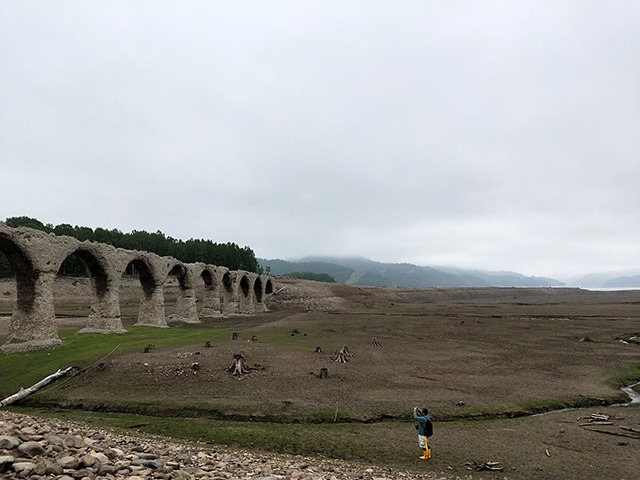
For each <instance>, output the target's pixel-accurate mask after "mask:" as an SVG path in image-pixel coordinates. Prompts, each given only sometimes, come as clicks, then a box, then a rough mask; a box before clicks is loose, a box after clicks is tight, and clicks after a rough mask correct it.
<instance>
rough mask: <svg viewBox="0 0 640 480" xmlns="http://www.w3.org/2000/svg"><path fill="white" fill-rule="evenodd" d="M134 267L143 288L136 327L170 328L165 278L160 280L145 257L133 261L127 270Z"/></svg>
mask: <svg viewBox="0 0 640 480" xmlns="http://www.w3.org/2000/svg"><path fill="white" fill-rule="evenodd" d="M130 267H133V271H134V272H136V273H137V275H138V279H139V280H140V286H141V287H142V298H141V299H140V311H139V313H138V320H137V321H136V323H135V325H134V326H135V327H141V326H149V327H165V328H166V327H168V325H167V322H166V319H165V315H164V295H163V291H162V284H163V283H164V278H163V279H162V280H160V279H159V278H158V272H155V271H154V267H153V265H151V262H150V261H148V260H147V259H145V258H144V257H137V258H134V259H132V260H131V261H130V262H129V263H128V264H127V267H126V269H125V271H127V270H129V268H130Z"/></svg>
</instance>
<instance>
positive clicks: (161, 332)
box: [0, 327, 231, 396]
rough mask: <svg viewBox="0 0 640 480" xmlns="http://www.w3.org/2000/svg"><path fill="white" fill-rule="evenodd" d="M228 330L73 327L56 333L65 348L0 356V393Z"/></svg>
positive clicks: (224, 335) (212, 337)
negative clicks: (87, 330) (113, 331)
mask: <svg viewBox="0 0 640 480" xmlns="http://www.w3.org/2000/svg"><path fill="white" fill-rule="evenodd" d="M230 332H231V330H230V329H227V328H220V329H216V328H207V329H203V328H199V329H193V328H184V327H182V328H180V327H178V328H175V327H174V328H155V327H128V333H125V334H121V335H101V334H82V335H79V334H77V333H76V330H61V331H60V332H59V336H60V339H61V340H63V341H64V342H65V344H66V346H64V347H61V348H57V349H54V350H46V351H37V352H25V353H12V354H5V355H0V372H1V373H0V396H8V395H11V394H13V393H16V392H17V391H18V390H19V389H20V388H21V387H24V388H26V387H29V386H31V385H33V384H34V383H36V382H38V381H39V380H41V379H43V378H44V377H46V376H48V375H51V374H52V373H55V372H56V371H57V370H58V369H64V368H67V367H70V366H78V367H80V368H87V367H89V366H90V365H92V364H94V363H95V362H98V361H100V359H102V358H104V357H105V356H108V355H110V354H112V353H113V354H118V355H119V354H122V353H128V352H135V351H142V350H144V347H145V346H147V345H149V344H154V345H156V346H157V347H159V348H160V347H171V346H178V345H185V344H194V343H204V342H205V341H207V340H212V341H215V340H217V339H221V338H228V336H229V335H230Z"/></svg>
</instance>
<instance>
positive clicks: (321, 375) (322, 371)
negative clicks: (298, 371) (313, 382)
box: [318, 368, 329, 378]
mask: <svg viewBox="0 0 640 480" xmlns="http://www.w3.org/2000/svg"><path fill="white" fill-rule="evenodd" d="M328 376H329V370H328V369H326V368H321V369H320V373H319V374H318V378H327V377H328Z"/></svg>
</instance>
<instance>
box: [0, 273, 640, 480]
mask: <svg viewBox="0 0 640 480" xmlns="http://www.w3.org/2000/svg"><path fill="white" fill-rule="evenodd" d="M176 288H177V287H176V286H175V285H172V286H170V287H169V288H168V289H167V291H166V298H167V301H168V302H167V314H169V313H171V301H172V298H175V292H176ZM275 291H276V295H274V296H273V297H272V298H271V299H270V301H269V307H270V310H271V312H270V313H267V314H264V315H258V316H254V317H238V318H237V319H235V320H233V319H232V323H229V322H228V321H227V323H225V326H226V327H229V326H230V325H232V326H233V327H234V328H235V329H237V330H238V331H240V332H241V333H242V335H243V338H244V339H245V340H246V339H249V338H251V337H252V336H255V337H256V338H257V340H258V341H257V342H243V344H242V345H239V344H238V343H237V342H232V341H231V340H228V341H226V342H221V343H220V344H218V345H216V348H212V349H206V350H203V349H201V348H198V350H199V353H200V354H199V355H198V358H197V360H198V362H199V364H200V371H199V373H198V375H182V374H178V373H177V372H179V371H184V370H187V371H188V366H189V364H190V363H191V362H192V361H193V359H194V357H193V354H194V351H195V350H194V349H185V348H168V349H166V350H158V351H154V352H151V353H149V354H144V353H142V352H140V353H132V354H127V355H122V356H119V357H118V358H117V359H116V360H115V361H114V362H112V363H111V364H110V367H109V368H108V369H107V370H106V371H105V372H103V374H102V375H101V376H100V377H99V378H94V379H92V381H91V385H87V386H83V385H82V384H78V385H77V386H76V387H75V389H73V390H70V391H69V392H68V396H69V398H70V399H73V398H74V397H76V398H78V399H82V401H85V402H86V401H91V400H92V398H91V395H92V393H91V392H95V391H98V392H101V394H100V399H98V398H96V399H94V400H95V401H98V400H100V401H104V400H108V399H109V395H110V394H111V395H115V396H119V395H122V392H131V391H135V392H138V395H141V396H142V397H144V398H157V397H161V398H163V399H165V400H166V401H168V402H173V403H175V404H177V405H180V404H183V405H185V406H187V405H192V404H194V403H196V402H199V401H200V400H199V399H201V398H203V397H205V396H206V398H207V405H208V406H209V407H210V408H219V409H221V410H224V411H228V412H231V413H238V414H242V413H246V412H247V411H251V412H253V413H254V414H256V415H261V414H264V415H266V414H268V413H269V412H271V413H273V412H274V411H275V412H277V413H278V414H282V415H285V416H286V415H294V416H295V415H300V414H302V412H306V411H308V410H309V409H320V410H325V411H327V410H330V411H333V409H334V408H336V406H338V408H336V410H338V409H339V412H338V413H339V414H342V415H348V416H350V417H354V418H358V415H359V412H363V411H364V412H366V414H365V415H364V417H367V416H369V417H371V418H375V417H376V415H384V414H391V415H396V414H402V412H407V415H409V413H410V411H411V408H412V407H413V405H415V404H418V405H423V404H427V405H428V406H429V407H430V409H431V411H432V412H433V413H434V415H435V417H436V422H437V423H436V432H437V433H436V435H435V436H434V438H433V448H434V458H433V459H432V461H431V462H430V463H429V465H428V467H427V468H429V469H431V470H432V471H442V472H445V473H452V474H456V475H462V474H464V473H467V470H466V469H465V467H464V465H465V463H467V462H469V461H478V462H486V461H499V462H500V463H501V465H503V466H504V468H505V469H504V470H503V471H502V472H484V473H480V474H478V475H480V476H479V477H478V478H509V479H515V480H517V479H528V478H536V479H557V478H563V479H572V478H575V479H584V478H604V479H634V478H638V476H639V474H638V472H640V455H639V454H638V452H640V439H638V438H635V437H636V436H634V435H633V433H632V434H631V435H629V436H626V433H627V432H629V431H628V430H625V429H623V428H622V427H627V428H631V429H636V430H640V405H637V404H636V405H630V406H600V405H597V402H598V399H602V400H603V403H607V402H609V401H610V400H611V399H612V398H614V397H616V396H618V397H619V398H620V401H621V402H623V401H624V395H623V394H622V393H621V392H619V391H617V390H615V389H614V388H613V387H612V386H611V385H610V383H608V380H609V379H611V378H612V377H613V376H615V375H616V374H619V373H621V372H624V371H626V370H627V369H628V368H629V365H631V364H633V363H636V364H637V363H638V362H640V344H638V343H635V342H634V341H633V340H630V339H632V338H633V337H634V336H637V335H640V293H639V292H637V291H626V292H589V291H584V290H579V289H547V288H542V289H509V288H487V289H420V290H413V289H384V288H373V287H371V288H357V287H349V286H344V285H336V284H326V283H317V282H306V281H298V280H296V281H293V280H287V279H277V280H276V288H275ZM126 293H127V295H128V297H125V298H124V299H123V305H122V307H123V314H124V315H126V317H125V319H128V320H127V321H128V322H129V323H132V322H133V320H134V319H135V313H136V305H135V299H136V298H137V295H138V293H137V292H136V289H135V284H134V285H133V286H131V288H127V289H126ZM55 296H56V314H57V321H58V322H59V326H60V328H62V327H72V328H80V327H82V326H83V325H84V321H85V319H84V318H83V317H86V315H87V313H88V299H89V298H90V289H89V287H88V283H87V282H86V281H82V280H78V281H76V282H75V283H73V281H62V282H57V285H56V293H55ZM14 298H15V291H14V290H12V284H11V282H0V315H2V317H1V318H0V341H1V338H2V337H3V336H4V335H6V332H7V329H8V325H9V315H10V312H11V305H12V302H13V299H14ZM294 331H295V332H296V333H293V332H294ZM374 339H375V340H377V341H378V343H379V344H380V345H379V346H375V345H374V344H373V341H374ZM343 345H348V347H349V349H350V351H351V352H352V353H353V354H354V356H353V358H352V359H351V360H350V361H349V362H348V363H347V364H336V363H334V362H333V356H334V354H335V352H336V351H337V350H338V349H339V348H341V347H342V346H343ZM316 346H320V347H322V350H323V353H321V354H317V353H314V352H313V349H314V348H315V347H316ZM198 347H201V346H198ZM239 348H242V349H243V350H244V352H245V354H246V356H247V359H248V361H249V363H251V364H253V363H254V362H255V363H260V364H261V365H263V366H265V369H264V370H261V371H258V372H255V373H254V374H252V375H251V376H247V377H246V379H245V380H243V381H238V380H237V379H235V378H231V377H230V376H229V375H228V374H227V373H226V372H225V370H226V368H227V367H228V366H229V364H230V360H231V356H232V354H233V353H234V352H236V351H238V349H239ZM322 367H326V368H328V370H329V375H330V377H329V379H328V380H329V381H323V380H319V379H318V378H317V377H315V376H314V375H311V374H310V373H312V372H317V371H318V370H319V369H320V368H322ZM116 381H117V382H118V388H117V389H113V388H109V386H110V385H113V383H114V382H116ZM177 382H179V384H180V388H179V389H176V388H175V386H176V383H177ZM85 387H86V388H85ZM176 390H177V391H176ZM580 399H585V401H587V402H589V403H590V404H591V405H592V406H589V407H587V408H574V409H565V410H559V411H555V412H552V413H547V414H544V415H536V416H523V417H518V418H498V417H500V416H501V415H506V416H509V414H520V413H521V412H522V411H524V410H527V409H531V408H535V406H536V405H539V406H541V407H545V408H548V407H549V406H550V404H551V403H554V402H555V403H557V404H558V405H560V404H562V403H565V402H566V403H567V404H577V403H579V402H580ZM131 400H132V401H137V398H136V396H135V395H132V396H131ZM594 402H595V403H594ZM478 412H482V417H483V418H484V419H483V420H473V419H474V418H476V417H477V414H478ZM492 412H493V413H494V414H495V416H496V418H492V419H491V418H490V419H487V416H489V417H490V416H491V415H487V413H492ZM595 412H599V413H602V414H606V415H608V416H610V419H609V422H610V423H611V425H587V426H585V425H583V424H585V423H590V422H588V417H589V416H590V415H591V414H592V413H595ZM454 418H468V419H469V420H468V421H456V422H449V421H445V420H447V419H454ZM364 419H366V418H364ZM370 429H371V435H372V438H375V439H384V441H386V442H393V443H394V444H406V449H407V452H408V453H407V461H408V462H411V461H413V462H418V461H417V460H416V458H415V457H417V455H418V453H419V452H418V450H417V446H416V445H415V443H417V442H416V439H415V438H414V437H415V435H413V434H409V435H407V434H406V432H398V431H397V430H393V429H388V428H387V427H386V425H385V423H384V422H383V423H373V424H371V427H370ZM595 430H600V431H595ZM376 441H377V440H376Z"/></svg>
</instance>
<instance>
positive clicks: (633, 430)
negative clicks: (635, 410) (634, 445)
mask: <svg viewBox="0 0 640 480" xmlns="http://www.w3.org/2000/svg"><path fill="white" fill-rule="evenodd" d="M620 428H621V429H623V430H627V431H628V432H633V433H638V434H640V430H638V429H637V428H632V427H625V426H623V425H620Z"/></svg>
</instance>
